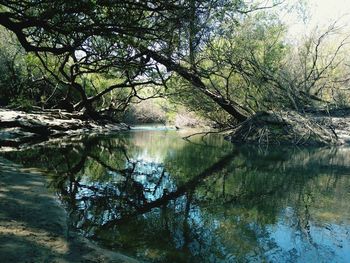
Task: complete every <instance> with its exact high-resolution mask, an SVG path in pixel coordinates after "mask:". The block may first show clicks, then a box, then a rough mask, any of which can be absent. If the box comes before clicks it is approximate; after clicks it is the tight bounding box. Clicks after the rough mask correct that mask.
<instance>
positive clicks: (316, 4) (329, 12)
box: [281, 0, 350, 35]
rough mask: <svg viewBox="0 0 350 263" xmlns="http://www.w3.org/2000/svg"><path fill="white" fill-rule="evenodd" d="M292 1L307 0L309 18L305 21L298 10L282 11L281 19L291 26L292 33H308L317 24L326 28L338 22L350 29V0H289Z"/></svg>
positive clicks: (303, 0) (320, 27) (302, 0)
mask: <svg viewBox="0 0 350 263" xmlns="http://www.w3.org/2000/svg"><path fill="white" fill-rule="evenodd" d="M288 1H289V2H290V3H300V2H306V3H307V4H306V6H307V13H308V17H309V18H308V19H307V20H306V21H303V18H302V15H301V14H300V12H299V13H298V12H297V11H293V12H285V13H283V12H282V13H281V15H282V17H281V19H282V20H283V21H285V22H286V23H287V24H288V25H289V27H290V29H289V30H290V33H291V34H292V35H299V34H303V33H307V32H309V31H311V30H312V29H314V28H315V27H316V26H317V27H318V28H319V29H322V28H326V27H328V26H329V25H330V24H332V23H334V22H335V21H338V22H337V25H338V26H344V27H345V28H347V29H348V30H349V31H350V0H288Z"/></svg>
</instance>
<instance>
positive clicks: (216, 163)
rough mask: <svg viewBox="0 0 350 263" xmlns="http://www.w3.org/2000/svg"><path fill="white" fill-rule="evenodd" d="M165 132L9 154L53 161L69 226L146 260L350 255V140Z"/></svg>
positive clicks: (312, 258) (53, 174) (296, 259)
mask: <svg viewBox="0 0 350 263" xmlns="http://www.w3.org/2000/svg"><path fill="white" fill-rule="evenodd" d="M164 134H165V132H164V131H163V132H158V133H157V132H151V131H148V132H134V133H129V134H124V135H118V136H116V137H112V138H108V137H107V138H92V139H91V138H90V139H88V140H85V141H84V143H74V144H67V145H66V146H64V147H62V146H61V147H51V148H50V149H40V150H37V151H30V152H24V153H23V152H22V153H16V154H14V153H12V154H8V155H7V157H8V158H12V159H13V158H15V159H18V160H21V161H22V162H24V163H25V162H27V163H33V161H34V160H36V161H37V163H38V164H39V163H40V164H41V165H42V166H43V167H46V168H47V167H49V168H48V169H49V170H50V171H51V173H50V182H51V187H53V188H54V189H56V191H58V193H59V196H60V198H61V200H62V202H63V203H64V205H65V206H66V208H67V210H68V211H69V213H70V222H71V224H72V227H73V228H74V229H78V230H80V231H81V232H82V233H84V234H85V235H87V236H90V237H91V238H94V239H96V240H98V241H100V242H101V243H103V244H104V245H105V246H108V247H110V248H114V249H117V250H123V251H124V252H126V253H130V254H131V255H133V256H138V257H140V258H143V259H146V260H148V261H156V262H165V261H167V262H255V261H256V262H261V261H272V262H320V261H336V262H345V261H346V259H347V258H350V237H349V235H350V234H349V233H350V231H349V230H350V227H349V220H350V209H349V208H350V202H349V201H350V194H349V192H350V179H349V176H348V174H349V172H350V166H349V165H348V163H349V160H350V151H349V150H348V149H323V148H321V149H303V150H301V149H291V148H282V147H280V148H278V149H276V148H274V149H268V150H261V149H259V148H254V147H233V146H231V145H230V144H227V143H225V142H223V141H222V140H221V139H218V138H215V137H211V138H209V139H208V140H209V145H212V146H214V147H208V145H206V146H203V145H199V144H198V143H200V142H201V141H200V140H199V141H198V142H196V143H192V144H191V143H187V142H185V141H183V140H181V139H180V138H179V137H177V136H176V133H175V132H173V133H167V134H165V135H164ZM43 153H45V154H43ZM38 160H39V161H38Z"/></svg>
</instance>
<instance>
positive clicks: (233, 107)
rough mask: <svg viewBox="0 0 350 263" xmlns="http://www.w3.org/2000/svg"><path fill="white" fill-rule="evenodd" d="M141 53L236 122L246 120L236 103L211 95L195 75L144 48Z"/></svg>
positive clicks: (214, 94) (217, 95)
mask: <svg viewBox="0 0 350 263" xmlns="http://www.w3.org/2000/svg"><path fill="white" fill-rule="evenodd" d="M142 51H143V52H145V53H146V54H147V55H149V56H150V57H151V58H152V59H154V60H155V61H157V62H158V63H160V64H163V65H164V66H165V67H166V68H167V69H168V70H170V71H175V72H176V73H178V74H179V75H180V76H182V77H183V78H184V79H186V80H187V81H189V82H190V83H191V84H192V85H193V86H194V87H195V88H196V89H198V90H200V91H201V92H202V93H204V94H205V95H207V96H208V97H209V98H211V99H212V100H213V101H214V102H216V103H217V104H218V105H219V106H220V107H221V108H222V109H223V110H225V111H226V112H227V113H228V114H230V115H231V116H233V117H234V118H235V119H236V120H237V121H239V122H243V121H245V120H246V119H247V117H248V116H247V115H246V114H245V113H243V112H242V111H243V110H241V109H240V108H241V107H240V106H239V105H238V104H237V103H235V102H232V101H229V100H227V99H226V98H224V97H222V96H221V95H219V94H216V93H213V92H212V91H211V90H209V89H208V88H207V87H206V86H205V84H204V83H203V82H202V80H201V79H200V78H199V77H198V76H197V75H196V74H195V73H192V72H191V71H190V70H188V69H186V68H184V67H182V66H181V65H179V64H177V63H175V62H173V61H172V60H171V59H168V58H166V57H164V56H162V55H160V54H158V53H157V52H154V51H152V50H149V49H145V48H143V49H142Z"/></svg>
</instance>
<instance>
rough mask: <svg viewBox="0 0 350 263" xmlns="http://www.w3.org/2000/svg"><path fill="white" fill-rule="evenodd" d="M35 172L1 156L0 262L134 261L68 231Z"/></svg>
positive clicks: (60, 211) (64, 217) (61, 212)
mask: <svg viewBox="0 0 350 263" xmlns="http://www.w3.org/2000/svg"><path fill="white" fill-rule="evenodd" d="M45 184H46V179H45V177H44V176H43V175H41V174H40V173H39V172H37V171H31V170H28V169H27V170H25V169H23V168H22V167H20V166H18V165H16V164H13V163H11V162H9V161H7V160H5V159H1V158H0V262H4V263H7V262H11V263H12V262H35V263H37V262H130V263H132V262H137V261H136V260H134V259H132V258H129V257H127V256H124V255H122V254H119V253H115V252H111V251H109V250H105V249H102V248H100V247H98V246H97V245H95V244H93V243H92V242H90V241H89V240H87V239H85V238H83V237H81V236H79V235H77V234H76V233H74V232H69V231H68V227H67V215H66V213H65V210H64V209H63V208H62V207H61V206H60V204H59V203H58V201H57V200H56V199H55V197H54V194H53V193H50V192H49V191H48V189H47V188H46V186H45Z"/></svg>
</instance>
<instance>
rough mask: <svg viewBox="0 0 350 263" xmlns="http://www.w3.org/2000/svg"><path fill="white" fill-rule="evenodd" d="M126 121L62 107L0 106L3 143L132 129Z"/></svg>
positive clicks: (20, 144)
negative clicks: (19, 108) (26, 109)
mask: <svg viewBox="0 0 350 263" xmlns="http://www.w3.org/2000/svg"><path fill="white" fill-rule="evenodd" d="M128 129H129V128H128V126H127V125H126V124H123V123H116V122H113V121H110V120H106V119H103V120H100V121H94V120H91V119H87V118H86V116H84V115H83V114H82V113H79V112H76V113H74V114H73V113H68V112H65V111H61V110H45V111H31V112H24V111H17V110H10V109H1V108H0V147H16V148H20V147H26V146H27V145H30V144H36V143H40V142H47V141H50V140H52V139H55V138H58V137H64V136H74V135H78V134H83V133H106V132H114V131H121V130H128Z"/></svg>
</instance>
